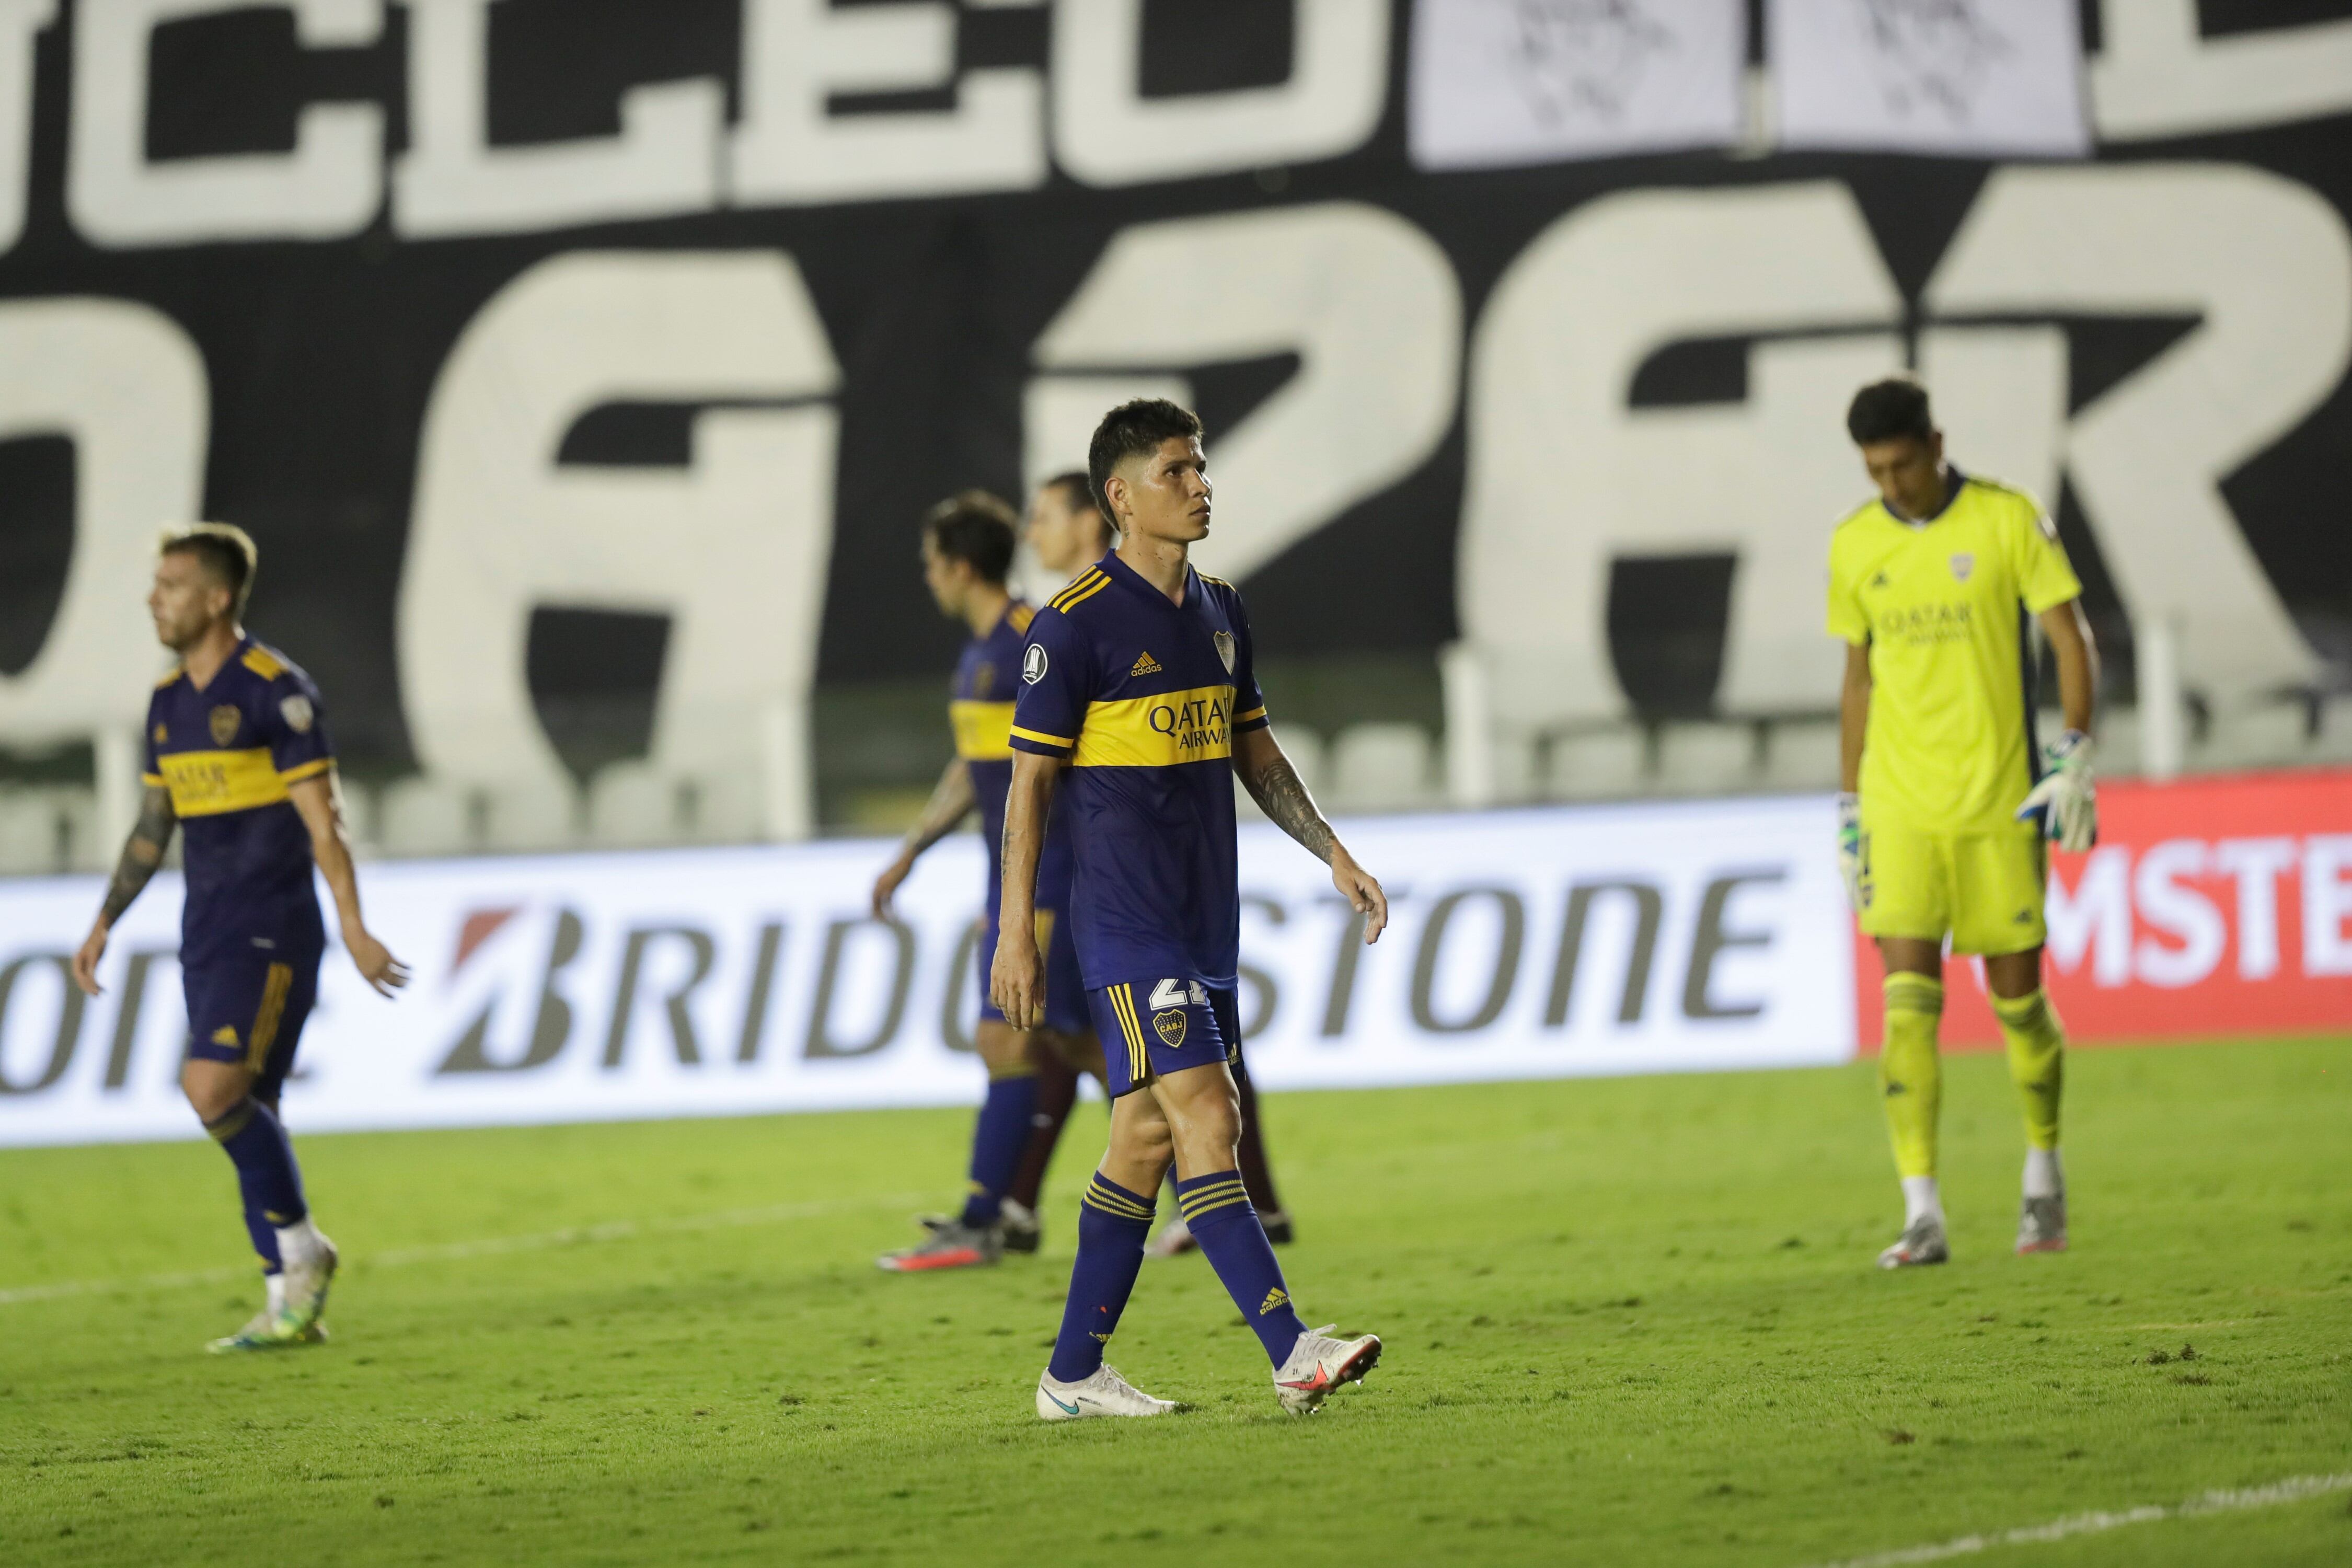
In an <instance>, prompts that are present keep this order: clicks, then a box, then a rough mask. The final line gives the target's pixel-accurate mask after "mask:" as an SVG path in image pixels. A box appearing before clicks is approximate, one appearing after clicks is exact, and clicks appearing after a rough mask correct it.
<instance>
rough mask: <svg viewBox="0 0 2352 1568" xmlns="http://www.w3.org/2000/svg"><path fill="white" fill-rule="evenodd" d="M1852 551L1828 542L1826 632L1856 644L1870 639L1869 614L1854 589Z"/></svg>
mask: <svg viewBox="0 0 2352 1568" xmlns="http://www.w3.org/2000/svg"><path fill="white" fill-rule="evenodd" d="M1852 557H1853V552H1851V551H1845V550H1840V549H1839V548H1838V546H1837V542H1836V541H1835V540H1832V541H1831V542H1830V603H1829V631H1830V636H1832V637H1838V638H1842V639H1843V640H1844V641H1846V642H1849V643H1852V644H1853V645H1854V646H1856V647H1860V646H1861V645H1862V644H1864V643H1866V642H1868V641H1869V640H1870V616H1868V615H1867V614H1865V613H1864V610H1863V607H1862V595H1861V594H1860V593H1859V592H1857V591H1856V590H1857V584H1856V582H1855V575H1856V574H1855V573H1854V570H1853V559H1852Z"/></svg>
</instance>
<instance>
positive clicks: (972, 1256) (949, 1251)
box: [875, 1016, 1037, 1274]
mask: <svg viewBox="0 0 2352 1568" xmlns="http://www.w3.org/2000/svg"><path fill="white" fill-rule="evenodd" d="M972 1041H973V1044H974V1045H975V1046H977V1047H979V1050H980V1058H981V1061H982V1063H983V1064H984V1065H985V1066H986V1068H987V1069H988V1092H987V1095H986V1097H985V1098H984V1099H982V1101H981V1105H980V1114H979V1115H978V1116H977V1117H976V1118H975V1119H974V1120H973V1122H972V1131H971V1161H970V1163H969V1166H968V1167H967V1168H968V1171H969V1173H970V1180H969V1182H968V1184H967V1187H966V1191H965V1196H964V1203H963V1209H962V1212H961V1213H960V1214H958V1215H956V1216H955V1217H954V1218H953V1219H951V1220H949V1221H947V1222H946V1223H944V1224H940V1223H937V1222H932V1230H931V1234H930V1236H929V1237H928V1238H927V1239H925V1240H924V1241H923V1242H922V1243H921V1244H920V1245H919V1246H916V1247H907V1248H905V1249H903V1250H901V1251H898V1252H888V1253H885V1254H883V1255H882V1256H881V1257H880V1258H877V1259H876V1260H875V1262H876V1264H877V1266H878V1267H879V1268H883V1269H885V1270H887V1271H888V1272H890V1273H893V1274H917V1273H924V1272H927V1271H929V1270H933V1269H940V1268H979V1267H982V1266H984V1265H987V1264H992V1263H994V1262H995V1261H996V1260H997V1259H998V1258H1000V1257H1002V1256H1003V1250H1004V1243H1003V1232H1002V1231H1001V1230H1000V1229H999V1227H998V1224H997V1222H998V1219H999V1217H1000V1214H1001V1205H1002V1204H1003V1195H1004V1190H1005V1188H1006V1187H1007V1186H1008V1185H1010V1184H1011V1183H1012V1180H1013V1171H1014V1169H1015V1168H1016V1167H1018V1165H1019V1164H1020V1163H1021V1151H1022V1149H1023V1148H1024V1146H1025V1145H1026V1144H1027V1142H1028V1140H1029V1116H1030V1112H1031V1111H1032V1110H1034V1109H1035V1107H1036V1103H1037V1069H1036V1064H1035V1061H1034V1058H1033V1055H1032V1049H1031V1041H1030V1039H1029V1035H1028V1032H1027V1031H1026V1030H1023V1029H1016V1028H1014V1027H1013V1026H1012V1025H1010V1024H1008V1023H1006V1022H1005V1021H1004V1019H1003V1016H996V1017H986V1016H983V1017H982V1019H981V1020H980V1024H979V1026H978V1027H976V1028H975V1029H974V1030H973V1031H972Z"/></svg>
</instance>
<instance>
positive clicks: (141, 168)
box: [66, 0, 383, 246]
mask: <svg viewBox="0 0 2352 1568" xmlns="http://www.w3.org/2000/svg"><path fill="white" fill-rule="evenodd" d="M253 3H254V0H82V3H81V4H80V5H77V6H76V7H75V8H74V40H73V67H74V74H73V131H72V142H71V144H70V148H69V153H68V161H67V179H66V205H67V206H68V208H69V209H70V210H71V212H72V214H73V219H74V225H75V226H76V227H78V228H79V229H80V230H81V232H82V233H83V234H85V235H87V236H88V237H89V238H90V239H92V240H94V241H96V242H97V243H98V244H100V245H110V246H132V245H180V244H185V243H186V242H188V241H190V240H217V239H257V238H262V237H268V238H293V239H334V238H339V237H342V236H344V235H349V234H357V233H358V232H359V231H360V230H361V229H363V228H365V227H366V226H368V224H369V223H370V222H371V221H372V220H373V218H374V216H375V212H376V208H377V207H378V206H379V205H382V203H383V166H382V161H383V110H382V109H380V108H378V107H377V106H376V105H374V104H372V103H314V104H311V105H310V106H309V107H308V108H306V109H304V110H302V113H301V116H300V118H299V119H298V120H297V121H295V131H294V151H293V152H291V153H236V154H233V155H229V156H224V157H210V158H175V159H173V160H172V161H170V162H169V163H150V162H149V161H148V158H147V151H146V139H147V56H148V50H149V48H150V47H151V46H152V39H153V36H154V32H155V29H156V27H157V26H160V25H161V24H163V23H164V22H168V21H171V20H173V19H175V18H178V17H183V16H207V15H210V14H212V13H215V12H221V11H240V10H247V9H250V8H251V7H252V5H253ZM281 8H283V9H285V10H289V11H291V12H293V13H294V25H295V28H296V32H297V36H298V37H299V39H300V41H301V43H302V44H303V46H304V47H307V48H313V49H334V48H356V47H365V46H367V45H369V44H373V43H374V42H375V40H376V38H377V37H378V36H379V35H380V34H381V33H382V32H383V4H382V0H282V6H281Z"/></svg>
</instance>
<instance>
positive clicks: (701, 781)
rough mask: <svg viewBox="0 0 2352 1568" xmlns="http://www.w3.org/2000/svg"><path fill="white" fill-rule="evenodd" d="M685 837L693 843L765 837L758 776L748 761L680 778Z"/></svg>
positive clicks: (753, 841)
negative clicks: (687, 777) (737, 766)
mask: <svg viewBox="0 0 2352 1568" xmlns="http://www.w3.org/2000/svg"><path fill="white" fill-rule="evenodd" d="M680 794H681V795H683V797H684V801H683V804H684V807H685V820H686V835H685V836H686V837H688V838H689V839H691V840H692V841H693V842H695V843H697V844H756V843H758V842H759V841H760V840H761V839H762V838H764V837H767V835H766V832H765V826H766V825H765V824H764V823H763V822H762V821H761V812H760V780H759V775H758V773H756V772H755V771H754V769H753V768H752V766H751V763H748V762H747V763H744V764H743V765H742V766H741V767H739V768H720V769H716V770H714V771H712V772H710V773H703V774H700V775H698V776H697V777H694V778H690V779H686V780H683V781H681V788H680Z"/></svg>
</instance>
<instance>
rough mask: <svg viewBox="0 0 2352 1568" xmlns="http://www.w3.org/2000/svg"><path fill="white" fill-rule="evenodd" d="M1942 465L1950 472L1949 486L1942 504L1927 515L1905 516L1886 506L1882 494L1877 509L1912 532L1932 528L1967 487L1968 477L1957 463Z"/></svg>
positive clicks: (1951, 507) (1941, 519) (1957, 501)
mask: <svg viewBox="0 0 2352 1568" xmlns="http://www.w3.org/2000/svg"><path fill="white" fill-rule="evenodd" d="M1944 467H1945V468H1947V469H1948V470H1949V472H1950V473H1951V476H1952V482H1951V486H1950V488H1949V489H1946V490H1945V491H1944V504H1943V505H1941V506H1939V507H1937V509H1936V510H1933V511H1931V512H1929V513H1928V514H1927V516H1925V517H1905V516H1904V515H1903V514H1902V513H1901V512H1899V511H1896V510H1895V509H1894V508H1893V507H1891V506H1888V505H1887V504H1886V500H1885V497H1883V496H1882V497H1880V498H1879V502H1878V506H1879V510H1881V511H1884V512H1885V514H1886V515H1887V516H1889V517H1891V518H1893V519H1894V520H1895V521H1897V522H1899V523H1901V524H1902V525H1903V526H1904V527H1906V528H1907V529H1909V530H1910V531H1912V532H1914V533H1924V532H1926V531H1927V530H1928V529H1930V528H1933V527H1934V526H1935V525H1936V524H1937V523H1938V522H1940V521H1943V517H1944V514H1945V513H1946V512H1948V511H1949V510H1952V509H1953V508H1954V507H1956V506H1958V504H1959V502H1960V492H1961V491H1962V490H1964V489H1968V488H1969V477H1968V475H1966V474H1964V473H1962V472H1961V471H1960V466H1959V465H1958V463H1946V464H1945V465H1944Z"/></svg>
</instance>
